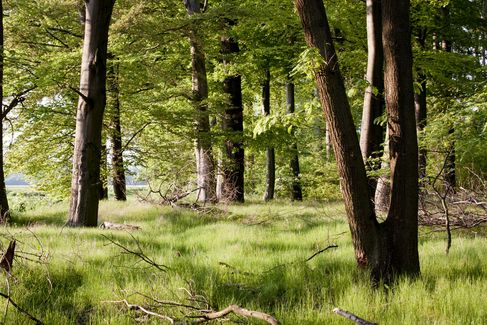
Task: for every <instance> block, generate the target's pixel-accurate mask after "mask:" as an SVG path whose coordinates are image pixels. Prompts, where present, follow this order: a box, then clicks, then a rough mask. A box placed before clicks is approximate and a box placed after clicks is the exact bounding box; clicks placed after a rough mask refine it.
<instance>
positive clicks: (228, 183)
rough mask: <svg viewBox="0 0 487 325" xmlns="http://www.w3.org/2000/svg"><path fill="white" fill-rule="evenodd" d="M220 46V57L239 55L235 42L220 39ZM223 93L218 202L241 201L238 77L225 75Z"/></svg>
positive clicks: (242, 185)
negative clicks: (225, 97)
mask: <svg viewBox="0 0 487 325" xmlns="http://www.w3.org/2000/svg"><path fill="white" fill-rule="evenodd" d="M221 45H222V50H221V52H222V54H223V55H228V54H235V53H238V52H239V47H238V43H237V42H236V41H235V40H234V39H232V38H231V37H228V36H223V37H222V38H221ZM223 92H224V93H225V94H227V95H228V97H229V102H228V106H227V107H226V108H225V111H224V113H223V121H222V122H223V123H222V129H223V132H224V133H225V136H226V137H227V138H226V140H225V149H224V157H223V159H222V193H221V199H223V200H224V201H235V202H244V168H245V167H244V148H243V142H242V136H243V105H242V85H241V77H240V75H238V74H236V75H233V76H227V77H226V78H225V80H224V81H223Z"/></svg>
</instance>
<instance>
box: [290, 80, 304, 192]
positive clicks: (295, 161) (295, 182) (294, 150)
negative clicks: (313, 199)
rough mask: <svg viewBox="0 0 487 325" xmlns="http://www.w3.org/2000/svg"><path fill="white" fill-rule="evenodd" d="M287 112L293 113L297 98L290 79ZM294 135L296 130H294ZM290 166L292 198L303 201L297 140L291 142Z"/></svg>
mask: <svg viewBox="0 0 487 325" xmlns="http://www.w3.org/2000/svg"><path fill="white" fill-rule="evenodd" d="M286 104H287V105H286V106H287V108H286V113H287V114H293V113H294V109H295V105H296V103H295V99H294V83H292V82H290V81H288V82H287V83H286ZM292 133H293V135H294V130H292ZM289 167H290V169H291V176H292V181H291V200H293V201H302V200H303V191H302V189H301V176H300V170H299V156H298V145H297V144H296V142H294V143H293V144H291V160H290V162H289Z"/></svg>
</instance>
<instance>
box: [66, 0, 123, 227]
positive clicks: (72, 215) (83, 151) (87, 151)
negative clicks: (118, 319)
mask: <svg viewBox="0 0 487 325" xmlns="http://www.w3.org/2000/svg"><path fill="white" fill-rule="evenodd" d="M114 3H115V0H91V1H86V2H85V7H86V10H85V12H86V21H85V33H84V45H83V58H82V63H81V77H80V89H79V91H78V92H79V95H80V96H79V101H78V109H77V115H76V135H75V143H74V155H73V176H72V183H71V202H70V208H69V220H68V224H69V225H71V226H91V227H94V226H96V225H97V222H98V196H99V191H98V188H99V181H100V156H101V130H102V124H103V112H104V110H105V104H106V60H107V45H108V29H109V26H110V18H111V14H112V10H113V5H114Z"/></svg>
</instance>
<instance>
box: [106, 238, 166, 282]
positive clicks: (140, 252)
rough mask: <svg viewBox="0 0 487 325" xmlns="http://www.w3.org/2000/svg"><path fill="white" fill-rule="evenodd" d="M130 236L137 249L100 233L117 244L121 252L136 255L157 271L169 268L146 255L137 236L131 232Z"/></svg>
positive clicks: (164, 270)
mask: <svg viewBox="0 0 487 325" xmlns="http://www.w3.org/2000/svg"><path fill="white" fill-rule="evenodd" d="M129 235H130V237H132V239H133V240H134V242H135V243H136V245H137V250H132V249H130V248H128V247H127V246H124V245H122V244H121V243H119V242H118V241H116V240H115V239H113V238H110V237H108V236H105V235H102V236H103V237H104V238H105V239H106V240H108V241H109V242H110V243H112V244H113V245H115V246H117V247H120V248H121V249H122V252H123V253H125V254H131V255H134V256H136V257H138V258H139V259H140V260H141V261H143V262H145V263H147V264H149V265H151V266H153V267H155V268H156V269H158V270H159V271H162V272H167V271H168V270H170V268H169V267H168V266H166V265H163V264H159V263H157V262H155V261H154V260H153V259H152V258H150V257H148V256H147V255H145V253H144V251H143V250H142V247H141V246H140V242H139V241H138V239H137V238H135V237H134V236H133V235H132V234H130V233H129Z"/></svg>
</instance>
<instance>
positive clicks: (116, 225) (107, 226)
mask: <svg viewBox="0 0 487 325" xmlns="http://www.w3.org/2000/svg"><path fill="white" fill-rule="evenodd" d="M100 228H101V229H113V230H139V229H142V228H141V227H139V226H134V225H127V224H122V223H113V222H109V221H105V222H103V223H102V224H101V225H100Z"/></svg>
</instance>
